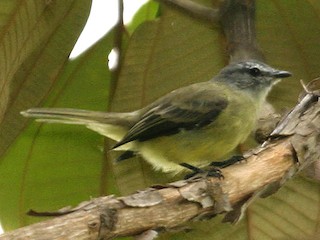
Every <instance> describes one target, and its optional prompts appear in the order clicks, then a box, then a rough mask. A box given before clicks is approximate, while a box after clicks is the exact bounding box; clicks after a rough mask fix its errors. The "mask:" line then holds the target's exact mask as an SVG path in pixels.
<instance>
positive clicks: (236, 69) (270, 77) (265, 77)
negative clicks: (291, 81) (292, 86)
mask: <svg viewBox="0 0 320 240" xmlns="http://www.w3.org/2000/svg"><path fill="white" fill-rule="evenodd" d="M290 76H291V73H290V72H288V71H283V70H278V69H275V68H272V67H270V66H269V65H267V64H265V63H262V62H260V61H257V60H248V61H243V62H238V63H233V64H230V65H228V66H226V67H224V68H223V69H222V70H221V71H220V73H219V74H218V76H217V77H216V78H215V80H217V81H221V82H225V83H227V84H228V85H229V86H232V87H235V88H238V89H241V90H245V91H247V92H249V93H252V94H257V95H267V93H268V92H269V90H270V89H271V87H272V85H274V84H275V83H277V82H278V81H277V80H279V79H281V78H286V77H290Z"/></svg>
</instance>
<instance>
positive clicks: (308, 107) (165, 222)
mask: <svg viewBox="0 0 320 240" xmlns="http://www.w3.org/2000/svg"><path fill="white" fill-rule="evenodd" d="M284 122H285V125H284V124H283V123H284ZM279 126H280V127H279V128H277V129H278V130H277V129H276V130H275V133H276V134H273V135H272V137H271V139H270V140H269V141H268V142H266V143H264V144H263V145H262V146H261V147H259V148H256V149H255V150H253V151H251V154H249V155H250V156H249V157H248V158H247V159H246V162H244V163H241V164H236V165H233V166H231V167H228V168H226V169H223V175H224V176H225V178H224V180H219V179H216V178H198V179H195V180H192V181H184V180H183V181H178V182H174V183H170V184H168V185H166V186H155V187H151V188H149V189H145V190H144V191H140V192H137V193H135V194H133V195H130V196H126V197H118V198H116V197H114V196H106V197H100V198H96V199H93V200H91V201H88V202H85V203H82V204H80V205H79V206H78V207H77V208H75V209H72V210H69V211H67V212H68V214H65V215H63V216H61V217H56V218H54V219H51V220H47V221H43V222H40V223H36V224H33V225H31V226H27V227H23V228H20V229H17V230H15V231H13V232H9V233H5V234H4V235H2V236H0V239H1V240H3V239H28V238H30V239H35V240H37V239H44V238H45V239H57V238H59V239H109V238H114V237H117V236H133V235H138V234H142V233H144V232H150V231H148V230H156V231H158V232H159V231H165V230H168V229H171V228H176V227H180V226H182V225H183V224H186V223H187V222H189V221H195V220H199V219H205V218H211V217H213V216H215V215H217V214H221V213H226V212H227V213H228V214H227V219H226V220H228V221H229V220H230V219H231V220H232V221H234V220H235V219H238V218H239V214H240V212H241V211H235V210H237V208H236V207H235V206H238V205H239V203H241V204H243V203H245V202H247V201H248V199H249V200H250V199H252V198H254V197H255V196H259V195H261V194H263V195H265V192H263V191H262V190H264V189H266V188H267V187H268V186H274V185H278V186H280V185H282V184H283V183H284V182H285V181H286V180H287V179H289V178H290V177H291V176H292V175H293V174H294V173H295V172H296V171H300V170H301V169H302V168H304V167H305V166H307V165H308V164H310V163H311V162H313V161H315V160H317V159H320V152H319V151H318V149H317V146H319V145H318V144H319V143H318V141H319V139H320V138H319V136H320V129H319V128H320V103H319V98H318V96H315V95H312V94H307V95H306V96H305V98H304V99H303V100H302V101H301V102H300V103H299V104H298V105H297V106H296V107H295V108H294V109H293V110H292V111H291V113H290V114H288V115H287V117H286V118H285V119H284V120H283V121H281V123H280V125H279ZM293 126H295V127H293ZM279 129H280V130H279ZM284 135H285V136H284ZM297 161H298V163H297ZM274 183H276V184H274ZM257 193H258V194H257ZM249 202H250V201H249ZM241 204H240V205H241ZM232 208H234V209H233V210H232ZM240 210H241V209H240ZM230 213H231V214H230ZM146 216H148V217H146ZM151 233H152V234H153V235H154V232H152V231H151ZM152 234H151V235H152ZM141 239H144V238H141Z"/></svg>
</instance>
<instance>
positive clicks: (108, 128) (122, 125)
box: [21, 108, 137, 141]
mask: <svg viewBox="0 0 320 240" xmlns="http://www.w3.org/2000/svg"><path fill="white" fill-rule="evenodd" d="M21 114H22V115H23V116H25V117H29V118H36V120H37V121H39V122H48V123H63V124H78V125H85V126H86V127H88V128H89V129H91V130H94V131H96V132H99V133H100V134H102V135H104V136H107V137H109V138H112V139H114V140H117V141H119V140H120V139H121V137H123V135H124V134H125V132H126V130H127V129H129V128H130V127H131V126H132V125H133V123H134V122H135V119H136V117H137V114H136V112H130V113H112V112H97V111H87V110H78V109H71V108H31V109H28V110H26V111H22V112H21Z"/></svg>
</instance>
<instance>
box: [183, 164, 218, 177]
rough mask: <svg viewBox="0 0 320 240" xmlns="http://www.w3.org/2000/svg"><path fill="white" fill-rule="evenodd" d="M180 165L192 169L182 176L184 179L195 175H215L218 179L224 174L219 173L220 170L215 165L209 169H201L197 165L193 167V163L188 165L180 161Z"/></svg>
mask: <svg viewBox="0 0 320 240" xmlns="http://www.w3.org/2000/svg"><path fill="white" fill-rule="evenodd" d="M180 165H181V166H182V167H185V168H187V169H189V170H191V171H192V173H189V174H187V175H185V176H184V179H193V178H197V177H215V178H219V179H224V176H223V175H222V173H221V170H220V169H219V168H216V167H210V169H206V170H204V169H201V168H198V167H195V166H193V165H190V164H188V163H180Z"/></svg>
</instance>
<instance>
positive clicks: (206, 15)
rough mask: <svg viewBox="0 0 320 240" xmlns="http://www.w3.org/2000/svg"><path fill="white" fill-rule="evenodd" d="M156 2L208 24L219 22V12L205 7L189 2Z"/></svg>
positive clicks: (166, 0) (161, 0)
mask: <svg viewBox="0 0 320 240" xmlns="http://www.w3.org/2000/svg"><path fill="white" fill-rule="evenodd" d="M157 1H158V2H162V3H164V4H167V5H170V6H173V7H176V8H178V9H181V10H183V11H185V12H186V13H188V14H191V15H192V16H194V17H196V18H200V19H204V20H207V21H210V22H216V21H218V20H219V17H220V16H219V10H217V9H214V8H209V7H205V6H203V5H201V4H198V3H195V2H193V1H191V0H157Z"/></svg>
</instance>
